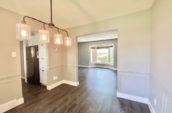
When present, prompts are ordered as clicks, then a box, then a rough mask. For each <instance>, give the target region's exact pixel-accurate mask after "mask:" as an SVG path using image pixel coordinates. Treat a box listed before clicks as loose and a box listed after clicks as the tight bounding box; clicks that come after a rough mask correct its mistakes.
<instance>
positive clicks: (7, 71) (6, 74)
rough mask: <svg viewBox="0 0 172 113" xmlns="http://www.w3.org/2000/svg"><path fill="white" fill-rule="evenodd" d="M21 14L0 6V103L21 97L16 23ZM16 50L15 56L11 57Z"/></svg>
mask: <svg viewBox="0 0 172 113" xmlns="http://www.w3.org/2000/svg"><path fill="white" fill-rule="evenodd" d="M20 19H21V16H19V15H17V14H15V13H12V12H10V11H7V10H4V9H1V8H0V29H1V30H0V52H1V53H0V104H3V103H5V102H7V101H10V100H12V99H19V98H21V97H22V90H21V66H20V47H19V41H18V40H17V39H16V23H17V22H18V21H19V20H20ZM12 52H16V55H17V56H16V57H12Z"/></svg>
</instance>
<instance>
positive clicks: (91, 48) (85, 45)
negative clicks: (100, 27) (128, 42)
mask: <svg viewBox="0 0 172 113" xmlns="http://www.w3.org/2000/svg"><path fill="white" fill-rule="evenodd" d="M117 42H118V35H117V30H113V31H106V32H101V33H94V34H89V35H83V36H79V37H78V66H79V67H99V68H108V69H113V70H117Z"/></svg>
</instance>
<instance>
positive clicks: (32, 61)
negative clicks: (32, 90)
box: [26, 45, 40, 85]
mask: <svg viewBox="0 0 172 113" xmlns="http://www.w3.org/2000/svg"><path fill="white" fill-rule="evenodd" d="M26 65H27V82H28V83H29V84H34V85H40V73H39V49H38V46H37V45H36V46H29V47H26Z"/></svg>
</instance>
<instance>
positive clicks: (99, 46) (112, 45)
mask: <svg viewBox="0 0 172 113" xmlns="http://www.w3.org/2000/svg"><path fill="white" fill-rule="evenodd" d="M110 46H111V47H112V48H113V54H112V57H113V62H112V64H111V63H110V60H111V59H110ZM108 47H109V48H108ZM114 47H115V45H114V44H109V45H93V46H89V51H90V61H89V62H90V64H91V65H110V66H114ZM93 48H96V52H97V48H108V63H99V62H97V54H95V58H96V62H92V49H93Z"/></svg>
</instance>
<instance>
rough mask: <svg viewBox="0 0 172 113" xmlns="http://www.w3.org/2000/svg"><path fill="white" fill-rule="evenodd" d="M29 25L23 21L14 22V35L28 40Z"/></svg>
mask: <svg viewBox="0 0 172 113" xmlns="http://www.w3.org/2000/svg"><path fill="white" fill-rule="evenodd" d="M30 34H31V31H30V26H28V25H27V24H23V23H17V24H16V37H17V38H18V39H19V40H29V39H30Z"/></svg>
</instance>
